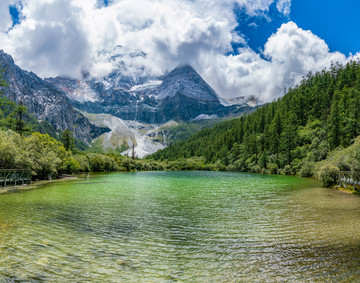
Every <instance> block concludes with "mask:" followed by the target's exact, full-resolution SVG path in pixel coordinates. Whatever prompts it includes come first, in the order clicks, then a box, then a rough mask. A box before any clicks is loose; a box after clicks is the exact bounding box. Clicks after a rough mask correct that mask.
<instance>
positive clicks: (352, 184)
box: [339, 171, 360, 190]
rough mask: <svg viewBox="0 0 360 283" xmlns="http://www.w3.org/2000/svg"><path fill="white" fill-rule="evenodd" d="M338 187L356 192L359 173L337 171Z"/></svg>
mask: <svg viewBox="0 0 360 283" xmlns="http://www.w3.org/2000/svg"><path fill="white" fill-rule="evenodd" d="M339 186H340V187H341V188H345V189H353V190H358V189H359V188H360V172H358V171H339Z"/></svg>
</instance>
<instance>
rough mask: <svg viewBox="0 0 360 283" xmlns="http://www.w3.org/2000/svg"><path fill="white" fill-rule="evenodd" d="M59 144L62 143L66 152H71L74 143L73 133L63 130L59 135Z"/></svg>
mask: <svg viewBox="0 0 360 283" xmlns="http://www.w3.org/2000/svg"><path fill="white" fill-rule="evenodd" d="M61 142H62V143H63V145H64V147H65V149H66V150H73V149H74V146H75V143H74V137H73V133H72V132H70V130H69V129H66V130H64V131H63V132H62V133H61Z"/></svg>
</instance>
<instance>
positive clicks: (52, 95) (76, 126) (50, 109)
mask: <svg viewBox="0 0 360 283" xmlns="http://www.w3.org/2000/svg"><path fill="white" fill-rule="evenodd" d="M0 68H1V69H3V70H4V73H3V77H4V79H5V80H6V82H7V84H8V87H6V88H4V89H2V92H3V93H4V94H5V96H7V97H8V98H9V99H10V100H12V101H15V102H19V101H20V99H22V101H23V103H24V105H25V106H27V108H28V110H29V112H30V113H31V114H33V115H34V117H35V118H36V119H38V120H39V121H42V120H46V121H48V122H49V123H50V124H51V125H52V126H53V127H54V128H55V129H56V130H57V131H61V130H65V129H69V130H70V131H72V132H73V133H74V136H75V137H76V138H79V139H81V140H83V141H85V142H91V140H92V138H93V137H96V136H98V135H100V134H102V133H104V132H106V131H109V129H107V128H101V127H98V126H95V125H94V124H92V123H90V122H89V120H88V119H87V118H86V117H84V116H83V115H82V114H81V113H80V112H78V111H77V110H75V109H74V108H73V107H72V105H71V103H70V100H69V98H67V96H66V95H65V94H64V93H63V92H62V91H60V90H59V89H58V88H56V87H54V86H53V85H52V84H51V83H49V82H46V81H44V80H42V79H41V78H39V77H38V76H36V75H35V74H34V73H32V72H27V71H24V70H22V69H21V68H20V67H18V66H17V65H15V64H14V61H13V59H12V58H11V56H10V55H8V54H6V53H4V52H3V51H1V50H0Z"/></svg>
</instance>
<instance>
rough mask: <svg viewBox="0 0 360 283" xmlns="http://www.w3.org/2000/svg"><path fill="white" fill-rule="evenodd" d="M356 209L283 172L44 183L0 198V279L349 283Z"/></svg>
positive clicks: (349, 199) (354, 271)
mask: <svg viewBox="0 0 360 283" xmlns="http://www.w3.org/2000/svg"><path fill="white" fill-rule="evenodd" d="M359 208H360V197H358V196H354V195H351V194H346V193H342V192H338V191H334V190H330V189H323V188H320V185H319V183H318V182H317V181H314V180H311V179H301V178H297V177H290V176H267V175H256V174H245V173H223V172H141V173H115V174H104V175H94V176H91V177H88V178H78V179H74V180H66V181H55V182H52V183H50V184H47V185H46V186H44V187H42V188H40V189H37V190H32V191H26V192H18V193H12V194H6V195H0V281H1V282H3V281H5V282H6V281H10V282H13V281H15V282H16V280H18V281H34V282H37V281H49V282H63V281H80V282H84V281H96V282H124V281H125V282H137V281H150V282H153V281H162V282H163V281H165V282H166V281H177V280H179V281H192V282H194V281H216V282H222V281H234V280H239V281H281V280H287V281H331V280H332V281H341V280H345V281H356V280H359V279H360V209H359Z"/></svg>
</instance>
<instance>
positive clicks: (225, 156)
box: [148, 62, 360, 184]
mask: <svg viewBox="0 0 360 283" xmlns="http://www.w3.org/2000/svg"><path fill="white" fill-rule="evenodd" d="M359 109H360V63H359V62H349V63H348V64H347V65H346V66H341V65H339V64H336V65H332V66H331V69H330V70H329V71H325V70H324V71H321V72H317V73H316V74H314V75H313V74H311V73H310V74H309V75H308V76H306V77H305V78H303V80H302V81H301V84H300V85H297V86H296V87H295V88H294V89H289V90H288V91H287V93H286V94H285V95H284V97H283V98H281V99H278V100H277V101H274V102H272V103H270V104H267V105H265V106H263V107H261V108H259V109H257V110H256V111H255V112H253V113H252V114H249V115H244V116H242V117H240V118H237V119H233V120H230V121H226V122H222V123H219V124H217V125H215V126H214V127H212V128H205V129H203V130H201V131H200V132H198V133H197V134H195V135H193V136H191V137H190V138H189V139H187V140H186V141H181V142H177V143H175V144H173V145H171V146H169V147H168V148H166V149H164V150H161V151H158V152H156V153H155V154H153V155H152V156H150V157H148V158H149V159H151V158H153V159H155V160H158V161H164V160H169V161H174V162H175V161H179V160H184V159H188V158H191V157H202V158H203V159H204V160H205V164H208V165H214V166H215V168H216V169H218V170H239V171H248V172H263V173H272V174H274V173H277V174H278V173H282V174H300V175H301V176H312V175H314V173H315V172H316V166H315V165H316V163H317V162H320V161H322V160H325V159H326V158H327V157H328V156H329V154H330V153H331V152H332V151H334V152H336V149H338V148H339V147H343V148H347V147H349V146H350V145H351V144H352V143H353V142H354V139H355V138H356V137H357V136H358V135H359V134H360V128H359V125H360V115H359ZM350 148H351V147H350ZM331 154H332V153H331ZM331 154H330V156H331ZM354 155H355V153H351V154H350V152H347V153H346V156H348V157H347V159H349V160H350V156H354ZM359 157H360V156H359ZM339 158H340V157H339ZM344 158H345V157H343V159H344ZM349 160H342V162H340V161H339V162H340V164H339V165H336V164H335V165H334V167H331V166H328V167H326V168H325V167H324V168H323V169H321V170H322V171H321V172H322V173H321V174H320V175H319V174H317V176H319V178H321V179H322V180H323V181H324V184H329V183H331V182H332V181H331V180H332V179H331V178H332V177H333V176H332V174H333V173H332V172H333V170H335V169H334V168H336V167H338V168H340V169H343V168H344V169H345V168H349V169H350V167H351V168H352V169H353V168H354V167H356V166H357V165H356V164H358V162H357V161H356V160H355V159H354V158H351V162H350V161H349ZM182 162H184V161H182ZM329 162H330V163H331V162H333V161H329ZM351 164H354V165H351ZM179 167H180V168H181V167H182V166H179ZM321 168H322V167H321ZM357 168H358V167H357ZM328 174H329V175H328ZM325 176H327V177H325Z"/></svg>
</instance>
